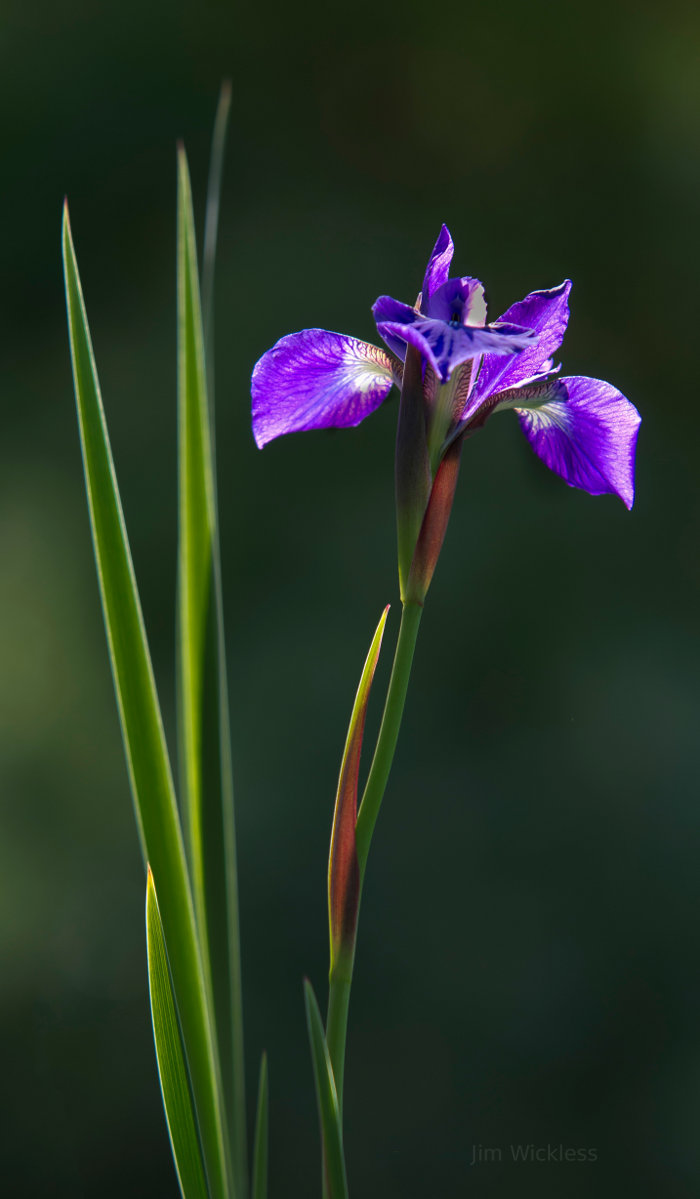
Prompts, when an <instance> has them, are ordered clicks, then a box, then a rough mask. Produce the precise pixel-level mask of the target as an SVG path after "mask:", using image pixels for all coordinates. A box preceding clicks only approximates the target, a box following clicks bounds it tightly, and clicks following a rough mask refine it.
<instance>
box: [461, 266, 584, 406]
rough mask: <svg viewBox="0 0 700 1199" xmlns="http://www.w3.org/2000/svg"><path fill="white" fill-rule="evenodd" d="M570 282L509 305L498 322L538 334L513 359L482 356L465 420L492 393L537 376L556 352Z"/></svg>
mask: <svg viewBox="0 0 700 1199" xmlns="http://www.w3.org/2000/svg"><path fill="white" fill-rule="evenodd" d="M570 291H571V282H570V280H568V279H567V280H565V282H564V283H562V284H560V286H559V287H553V288H551V289H550V290H549V291H533V292H531V293H530V295H529V296H526V297H525V299H524V300H519V301H518V303H517V304H512V305H511V307H510V308H509V309H508V311H507V312H504V313H503V316H502V317H501V318H500V319H501V321H505V322H507V323H508V324H515V325H524V326H525V327H526V328H527V329H534V330H535V332H536V333H537V334H538V340H537V343H536V344H535V345H532V346H530V347H529V348H528V349H527V350H525V351H524V352H523V353H522V354H519V355H518V357H517V358H512V359H508V360H504V359H503V358H494V357H492V356H491V355H490V354H485V355H484V359H483V362H482V364H481V370H480V372H479V378H478V381H477V383H476V386H475V387H474V390H473V392H472V396H471V398H470V401H469V408H468V411H466V412H465V413H464V417H463V419H468V418H469V417H470V416H471V415H472V414H473V413H474V412H475V411H476V409H477V408H478V407H479V404H480V402H481V401H483V400H486V399H488V397H489V396H491V395H493V394H494V392H496V391H503V390H504V389H505V388H508V387H517V385H518V384H519V383H522V381H523V380H524V379H527V378H529V377H530V376H531V375H537V374H539V372H540V370H541V369H542V367H543V364H544V363H545V361H546V359H548V358H551V356H552V354H554V352H555V351H556V350H558V349H559V346H560V345H561V343H562V341H563V338H564V334H565V332H566V326H567V324H568V321H569V302H568V300H569V292H570Z"/></svg>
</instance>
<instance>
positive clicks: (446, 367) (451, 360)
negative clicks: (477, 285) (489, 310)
mask: <svg viewBox="0 0 700 1199" xmlns="http://www.w3.org/2000/svg"><path fill="white" fill-rule="evenodd" d="M372 312H373V314H374V319H375V321H376V322H377V329H378V331H379V334H380V336H381V337H382V338H383V339H384V341H385V342H386V343H387V345H388V346H389V347H390V348H391V349H392V350H394V351H395V352H396V353H397V354H398V355H399V357H400V358H402V359H403V358H404V357H405V354H406V348H405V344H404V345H403V347H402V344H401V343H402V342H403V343H406V342H410V344H411V345H413V346H415V347H416V349H417V350H419V351H420V353H421V354H422V355H423V357H424V358H426V359H427V360H428V362H429V363H430V364H431V366H432V367H433V370H434V371H435V372H436V374H437V375H438V376H439V378H440V380H441V381H442V382H443V383H446V382H447V380H448V379H449V377H450V374H451V373H452V371H453V370H454V368H455V367H456V366H459V364H460V363H462V362H466V361H467V359H469V358H477V357H479V356H480V355H481V354H485V353H486V352H487V351H488V352H489V353H491V354H494V355H496V354H517V353H518V352H519V351H520V350H522V349H524V348H525V347H526V346H529V345H530V343H531V341H532V340H533V338H534V337H535V336H536V334H534V333H533V332H532V330H530V329H523V328H521V327H520V326H519V325H505V324H502V325H499V326H498V328H496V327H495V326H492V325H487V326H486V327H485V328H483V329H481V328H478V327H475V326H467V325H456V324H455V325H452V324H449V323H448V322H447V321H442V320H433V319H432V318H430V317H425V316H421V314H420V313H418V312H416V310H415V308H411V306H410V305H409V304H402V303H401V301H400V300H393V299H392V298H391V296H380V297H379V299H378V300H377V301H376V303H375V304H374V307H373V308H372Z"/></svg>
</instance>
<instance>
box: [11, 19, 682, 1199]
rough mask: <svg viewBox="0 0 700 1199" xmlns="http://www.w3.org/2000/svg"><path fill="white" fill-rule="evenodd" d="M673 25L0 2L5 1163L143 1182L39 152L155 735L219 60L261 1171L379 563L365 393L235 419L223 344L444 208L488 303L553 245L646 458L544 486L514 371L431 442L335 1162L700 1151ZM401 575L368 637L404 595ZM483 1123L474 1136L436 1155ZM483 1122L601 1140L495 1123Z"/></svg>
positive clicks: (133, 886)
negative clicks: (402, 694) (513, 405)
mask: <svg viewBox="0 0 700 1199" xmlns="http://www.w3.org/2000/svg"><path fill="white" fill-rule="evenodd" d="M699 35H700V15H699V13H698V10H697V9H695V8H694V7H693V6H691V5H688V4H686V3H681V2H680V0H667V3H665V4H663V5H659V4H657V3H650V2H649V0H646V2H643V0H642V2H640V0H636V2H634V3H632V0H605V2H603V0H589V2H588V3H586V4H581V3H577V2H574V3H571V4H569V5H556V4H553V3H547V2H546V0H530V3H528V4H522V3H519V2H518V0H503V2H502V3H501V4H499V5H497V6H488V5H483V4H478V5H477V4H474V3H469V2H467V3H462V4H447V5H443V6H440V7H439V8H433V9H431V8H430V7H429V6H427V5H425V4H418V3H417V2H416V0H406V2H405V3H403V4H402V5H401V6H397V5H390V4H388V3H382V2H381V0H379V2H376V0H375V2H373V3H371V4H369V3H365V2H362V0H356V2H355V3H354V4H353V5H352V6H345V5H334V4H330V5H329V4H321V3H320V2H319V0H310V2H309V3H307V4H305V5H302V6H294V5H284V4H281V3H279V0H272V3H270V4H267V5H253V6H234V5H232V4H229V3H214V2H212V0H209V2H204V3H199V4H195V3H193V2H192V0H189V2H188V3H179V2H178V0H173V2H172V3H170V4H168V5H164V4H161V3H153V4H151V5H143V4H141V3H136V2H135V0H122V2H121V3H119V4H116V3H111V2H109V0H108V2H107V3H104V4H99V5H95V4H94V3H88V2H87V0H67V3H65V4H62V5H56V4H49V3H47V2H46V0H34V2H33V3H19V2H18V0H4V3H3V6H2V33H1V35H0V70H1V73H2V80H3V86H2V100H1V102H0V120H1V121H2V146H3V188H2V199H1V200H0V205H1V207H2V212H3V222H2V225H3V237H2V241H1V244H0V255H1V256H2V280H3V287H2V292H1V294H0V304H1V305H2V347H3V349H2V379H3V386H2V391H3V408H2V411H3V433H2V438H0V493H1V501H0V547H1V551H2V571H1V573H0V661H1V662H2V670H1V671H0V736H1V743H0V805H1V821H2V834H1V836H0V880H2V881H1V883H0V888H1V890H2V903H1V904H0V961H1V962H2V966H1V968H0V1045H1V1054H2V1062H3V1077H4V1082H5V1085H4V1087H3V1092H4V1094H3V1099H2V1112H1V1114H0V1117H1V1118H0V1170H1V1176H2V1178H3V1185H4V1186H6V1187H7V1193H8V1194H12V1195H13V1196H14V1197H15V1199H20V1197H23V1196H32V1197H34V1196H43V1195H52V1196H54V1195H63V1194H65V1195H71V1196H76V1195H99V1196H101V1199H111V1197H112V1196H115V1197H116V1196H121V1195H124V1194H129V1195H134V1196H140V1195H149V1196H164V1197H166V1196H167V1197H173V1196H175V1194H176V1183H175V1176H174V1172H173V1170H172V1167H171V1164H170V1161H169V1149H168V1143H167V1137H166V1133H165V1128H164V1123H163V1118H162V1114H161V1105H160V1096H159V1091H158V1085H157V1079H156V1070H155V1062H154V1054H153V1048H152V1040H151V1030H150V1025H149V1016H148V1008H147V997H146V966H145V944H144V932H143V898H144V880H143V872H142V868H141V864H140V861H139V855H138V847H137V841H136V836H135V829H134V823H133V816H132V812H131V807H130V801H129V794H128V786H127V778H126V772H125V768H124V765H123V759H122V749H121V743H120V737H119V730H118V724H117V717H116V710H115V704H114V698H113V693H112V685H111V680H110V675H109V669H108V661H107V653H106V648H105V643H104V634H103V629H102V623H101V617H100V611H99V605H98V597H97V588H96V585H95V578H94V566H93V561H92V551H91V545H90V539H89V531H88V521H87V513H86V505H85V500H84V494H83V485H82V478H81V468H80V458H79V450H78V436H77V429H76V421H75V414H74V407H73V396H72V388H71V379H70V369H69V358H68V347H67V339H66V331H65V318H64V311H63V296H62V281H61V274H60V256H59V220H60V207H61V201H62V198H63V195H64V193H66V192H67V193H68V196H69V200H70V205H71V215H72V221H73V230H74V235H75V240H76V247H77V252H78V258H79V262H80V265H81V271H82V276H83V283H84V287H85V291H86V299H87V304H88V311H89V314H90V320H91V324H92V330H93V337H94V341H95V349H96V354H97V359H98V366H99V370H100V374H101V380H102V386H103V393H104V399H105V404H106V408H107V415H108V420H109V425H110V430H111V435H112V441H113V448H114V453H115V458H116V463H117V469H118V474H119V479H120V484H121V489H122V496H123V501H124V506H125V511H126V518H127V523H128V527H129V532H130V536H131V543H132V549H133V553H134V558H135V563H136V569H137V575H138V578H139V582H140V587H141V595H142V600H143V605H144V609H145V615H146V622H147V627H148V631H149V635H150V639H151V646H152V651H153V655H154V659H155V664H156V673H157V676H158V680H159V685H160V691H161V699H162V703H163V707H164V710H165V715H166V721H167V723H168V729H169V733H170V734H172V729H173V643H174V610H173V592H174V578H175V547H176V524H175V515H176V503H175V485H176V474H175V450H176V446H175V291H174V272H175V259H174V240H175V154H174V149H175V141H176V138H178V137H183V138H184V139H185V142H186V145H187V148H188V152H189V155H190V164H191V168H192V175H193V180H194V184H195V201H196V203H197V205H198V215H199V220H200V230H201V221H202V216H203V212H202V202H203V195H204V187H205V184H206V168H207V159H208V150H209V139H210V132H211V126H212V121H213V116H214V109H215V104H216V98H217V92H218V86H219V82H220V80H221V79H222V77H223V76H225V75H229V76H230V77H231V78H232V80H233V89H234V106H233V121H232V127H231V135H230V139H229V152H228V159H227V171H226V178H225V186H224V203H223V213H222V229H221V243H220V246H221V256H220V263H219V274H218V290H217V305H218V316H217V330H216V334H217V346H218V357H217V412H218V448H219V477H220V492H221V508H222V511H221V520H222V531H223V549H224V573H225V580H224V581H225V587H226V597H227V612H226V615H227V622H228V631H229V637H230V664H231V677H232V686H233V692H234V700H233V717H234V721H235V726H234V746H235V768H236V784H237V796H238V824H239V840H240V859H241V890H242V912H243V944H244V972H245V981H246V1018H247V1033H248V1047H249V1062H248V1065H249V1070H250V1074H251V1079H252V1078H254V1076H255V1073H256V1070H257V1057H258V1055H259V1051H260V1049H261V1048H262V1047H263V1046H266V1047H267V1049H268V1051H269V1053H270V1063H271V1065H270V1070H271V1145H272V1157H273V1161H272V1177H271V1181H272V1192H271V1193H272V1195H285V1196H288V1197H290V1199H291V1197H292V1196H297V1195H298V1196H307V1195H309V1194H311V1193H313V1192H314V1190H315V1188H316V1180H317V1176H318V1175H317V1152H318V1145H317V1129H316V1116H315V1110H314V1100H313V1090H312V1078H311V1071H310V1066H309V1063H308V1059H307V1048H306V1044H305V1031H304V1019H303V1003H302V988H301V979H302V975H303V974H308V975H309V976H310V977H311V979H312V980H313V982H314V985H315V986H316V989H317V991H318V992H319V994H321V993H322V992H323V991H324V973H325V970H326V916H325V877H324V872H325V864H326V853H327V844H328V837H329V831H330V818H331V809H332V802H333V794H334V786H335V779H336V771H337V767H338V762H339V755H340V751H341V748H342V742H343V737H344V731H345V726H346V722H347V718H348V715H349V711H350V705H351V702H352V694H353V689H354V686H355V684H356V680H357V678H358V676H359V670H360V667H361V663H362V660H363V657H364V653H365V651H366V648H367V645H368V643H369V639H370V636H371V633H372V630H373V629H374V627H375V624H376V621H377V619H378V616H379V613H380V611H381V608H382V606H383V605H384V604H385V603H386V602H387V601H388V600H393V601H394V602H395V603H396V600H397V595H396V582H395V567H394V523H393V510H392V451H393V438H394V426H395V417H396V403H395V401H393V402H390V403H388V404H387V405H386V406H385V407H384V408H383V409H382V410H381V411H380V412H379V413H378V414H377V415H376V416H374V417H373V418H372V419H371V420H370V421H368V422H367V423H366V424H365V425H364V426H362V427H360V428H359V429H357V430H356V431H352V432H347V433H343V434H337V435H336V434H327V435H322V434H315V435H307V436H303V437H298V438H294V439H287V440H282V441H281V442H279V443H275V444H273V445H272V446H270V447H269V448H268V449H266V450H265V452H264V453H262V454H259V453H258V452H257V451H256V449H255V448H254V445H253V442H252V438H251V435H250V431H249V395H248V382H249V376H250V371H251V367H252V365H253V363H254V362H255V360H256V359H257V358H258V356H259V355H260V354H261V353H262V352H263V351H264V350H265V349H266V348H267V347H268V346H269V345H271V344H272V342H273V341H275V340H276V338H277V337H279V336H281V335H282V334H283V333H286V332H288V331H290V330H294V329H299V328H303V327H304V326H307V325H316V324H318V325H323V326H326V327H328V328H331V329H338V330H341V331H345V332H350V333H354V334H356V335H358V336H361V337H368V338H370V339H371V338H373V336H374V332H373V326H372V320H371V315H370V305H371V303H372V302H373V300H374V299H375V297H376V296H377V295H378V294H380V293H382V292H388V293H389V294H391V295H394V296H397V297H401V298H404V299H406V300H410V299H412V297H413V296H414V295H415V293H416V292H417V290H418V288H419V286H420V282H421V278H422V272H423V268H424V264H425V260H426V256H427V254H428V252H429V250H430V247H431V246H432V243H433V241H434V239H435V236H436V234H437V231H438V228H439V225H440V222H441V221H443V220H445V221H447V223H448V224H449V225H450V227H451V229H452V232H453V235H454V237H455V241H456V245H457V254H456V258H455V266H456V268H457V269H458V270H459V271H462V272H464V273H471V274H475V275H477V276H479V277H480V278H482V279H483V280H484V281H485V283H486V286H487V290H488V295H489V298H490V303H491V311H492V313H494V314H495V313H498V312H501V311H503V310H504V309H505V308H506V307H507V306H508V305H509V304H510V303H511V302H512V301H513V300H515V299H518V298H520V297H521V296H522V295H524V294H525V293H526V292H528V291H529V290H532V289H534V288H540V287H548V286H553V285H555V284H557V283H559V282H560V281H561V279H562V278H564V277H565V276H571V277H572V278H573V280H574V291H573V296H572V322H571V328H570V332H569V334H568V335H567V339H566V343H565V348H564V354H563V359H564V363H565V369H566V372H567V373H569V374H577V373H581V374H590V375H594V376H599V377H602V378H606V379H610V380H611V381H612V382H614V383H615V384H616V385H617V386H618V387H620V388H621V389H622V390H623V391H624V392H625V393H626V394H627V395H628V396H629V397H630V398H631V399H632V400H633V401H634V402H635V403H636V404H637V406H638V407H639V408H640V410H641V412H642V414H643V417H644V423H643V425H642V432H641V437H640V443H639V459H638V500H637V504H636V506H635V508H634V511H633V512H632V514H631V515H628V514H627V513H626V512H625V510H624V509H623V507H622V505H621V504H620V503H619V502H618V501H616V500H615V499H613V498H609V497H608V498H601V499H592V498H590V497H588V496H586V495H584V494H582V493H579V492H574V491H572V490H569V489H567V488H566V486H565V485H564V484H563V483H561V482H560V481H559V480H557V479H556V478H554V477H553V476H551V475H550V474H548V473H547V471H546V469H545V468H544V467H543V466H542V465H541V464H540V463H539V462H538V461H537V460H536V459H535V458H534V456H533V455H532V454H531V452H530V450H529V449H528V447H527V445H526V443H525V441H524V439H523V438H522V437H521V435H520V433H519V431H518V428H517V422H516V421H515V420H514V419H512V418H509V417H503V418H499V419H498V420H494V421H493V422H491V424H490V425H489V427H488V430H487V431H486V432H485V433H484V435H483V437H479V438H476V439H474V440H473V441H472V442H470V443H469V445H468V447H467V452H466V453H465V456H464V463H463V470H462V478H461V481H460V489H459V493H458V498H457V503H456V506H455V511H454V514H453V517H452V524H451V528H450V531H449V534H448V540H447V544H446V548H445V551H444V553H443V558H442V561H441V563H440V567H439V570H438V573H437V576H436V579H435V582H434V585H433V589H432V591H431V594H430V597H429V602H428V610H427V613H426V619H425V621H424V629H423V632H422V637H421V640H420V642H419V650H418V656H417V660H416V666H415V678H414V685H413V689H412V693H411V696H410V699H409V704H408V709H407V714H406V722H405V728H404V732H403V736H402V739H401V742H400V749H399V754H398V760H397V764H396V768H395V771H394V774H393V777H392V781H391V784H390V789H389V792H388V794H387V797H386V802H385V809H384V812H383V814H382V818H381V821H380V823H379V826H378V831H377V837H376V839H375V846H374V850H373V854H372V860H371V862H370V868H369V871H368V880H367V888H366V894H365V904H364V912H363V921H362V930H361V936H360V949H359V956H358V971H357V983H356V989H355V994H354V1006H353V1012H352V1016H351V1029H350V1049H349V1052H350V1059H349V1067H348V1074H347V1126H348V1130H349V1131H348V1136H347V1153H348V1162H349V1171H350V1178H351V1181H352V1190H353V1193H354V1194H355V1195H356V1196H362V1199H379V1197H382V1199H409V1197H411V1196H420V1197H423V1199H425V1197H431V1199H432V1197H433V1196H443V1195H461V1194H465V1195H466V1194H474V1195H478V1196H511V1195H518V1196H524V1195H527V1196H529V1195H533V1196H534V1195H537V1196H543V1195H544V1196H549V1195H551V1196H557V1197H560V1196H561V1195H564V1194H565V1195H566V1196H567V1199H572V1197H575V1196H579V1195H580V1196H588V1195H593V1194H595V1195H596V1196H617V1195H619V1194H620V1192H621V1190H622V1188H623V1187H624V1189H625V1191H629V1192H630V1193H634V1194H635V1195H637V1196H646V1195H649V1196H658V1195H659V1194H663V1195H664V1196H667V1197H669V1199H673V1197H675V1196H686V1195H689V1194H695V1193H697V1188H698V1185H699V1184H700V1154H699V1151H698V1141H697V1127H698V1119H699V1118H700V1038H699V1036H698V1023H697V1012H698V1001H699V999H700V995H699V990H700V980H699V978H698V966H697V962H698V939H699V932H698V917H697V906H698V887H697V861H698V850H699V849H700V811H699V808H698V785H697V784H698V768H697V756H698V754H697V745H698V738H697V679H698V665H699V662H698V659H699V657H700V646H699V643H698V633H697V612H698V590H699V588H700V566H699V563H698V544H699V541H700V495H699V493H698V488H697V454H698V449H699V445H698V442H699V437H698V423H697V418H696V410H697V402H698V401H697V389H696V384H695V381H694V380H695V369H694V368H695V353H696V350H695V344H694V343H695V340H696V338H695V334H694V333H693V332H692V319H691V317H690V314H691V312H692V311H693V310H695V308H696V302H697V294H696V293H697V234H696V214H697V211H698V184H699V173H700V167H699V165H698V164H699V159H698V154H697V144H698V143H697V139H698V112H699V111H700V105H699V101H700V96H699V95H698V91H699V86H698V84H699V79H700V76H699V75H698V71H697V61H696V53H697V45H698V37H699ZM689 321H690V324H689ZM391 621H392V624H391V626H390V636H391V632H392V631H393V633H395V631H396V628H397V611H396V606H395V607H394V611H393V613H392V617H391ZM386 656H387V659H388V656H389V654H388V651H387V655H386ZM387 665H388V661H385V662H384V663H383V668H384V671H385V673H384V675H383V676H382V678H383V679H385V678H386V668H387ZM380 691H381V679H380V681H379V685H378V686H377V688H376V693H377V694H379V693H380ZM378 709H379V704H378V701H377V702H376V703H375V705H374V708H373V710H372V711H371V713H370V721H371V720H374V721H375V722H376V719H377V717H378ZM171 744H172V736H171ZM474 1144H476V1145H483V1146H487V1147H493V1148H500V1149H501V1150H502V1153H503V1162H502V1163H501V1164H500V1165H498V1164H489V1165H483V1166H475V1167H471V1166H470V1163H471V1160H472V1146H473V1145H474ZM512 1144H524V1145H526V1144H535V1145H538V1146H539V1145H547V1144H553V1145H560V1144H562V1145H564V1146H565V1147H575V1148H577V1147H584V1148H587V1149H590V1148H592V1149H595V1150H596V1152H597V1162H595V1163H594V1164H591V1163H588V1164H585V1165H574V1164H569V1165H566V1164H564V1165H541V1166H532V1165H523V1164H520V1165H517V1166H516V1165H513V1164H512V1163H511V1162H509V1160H508V1159H509V1156H510V1148H509V1147H510V1146H511V1145H512Z"/></svg>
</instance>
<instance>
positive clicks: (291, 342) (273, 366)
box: [251, 329, 393, 449]
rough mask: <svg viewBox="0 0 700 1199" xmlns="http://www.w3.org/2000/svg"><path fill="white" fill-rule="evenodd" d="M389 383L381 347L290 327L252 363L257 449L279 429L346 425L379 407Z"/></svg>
mask: <svg viewBox="0 0 700 1199" xmlns="http://www.w3.org/2000/svg"><path fill="white" fill-rule="evenodd" d="M392 383H393V375H392V368H391V361H390V359H389V357H388V355H387V354H385V353H384V350H380V349H379V348H378V347H377V346H372V345H369V344H368V343H367V342H365V341H358V340H357V338H356V337H347V336H345V335H344V334H341V333H329V332H328V331H327V330H326V329H304V330H302V332H301V333H290V334H288V335H287V336H286V337H283V338H282V339H281V340H280V341H278V342H277V344H276V345H274V346H273V347H272V349H271V350H268V351H267V353H266V354H263V356H262V358H261V359H260V361H259V362H257V363H256V365H255V367H254V369H253V379H252V384H251V391H252V396H253V436H254V437H255V441H256V444H257V446H258V448H259V449H262V447H263V446H264V445H266V444H267V442H268V441H272V440H273V439H274V438H275V437H281V436H282V434H283V433H298V432H302V431H305V430H308V429H348V428H351V427H352V426H353V425H359V423H360V421H363V420H364V419H365V417H366V416H369V415H370V413H371V412H374V410H375V408H378V407H379V405H380V404H381V403H382V401H383V400H384V399H386V396H387V395H388V394H389V391H390V389H391V385H392Z"/></svg>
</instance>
